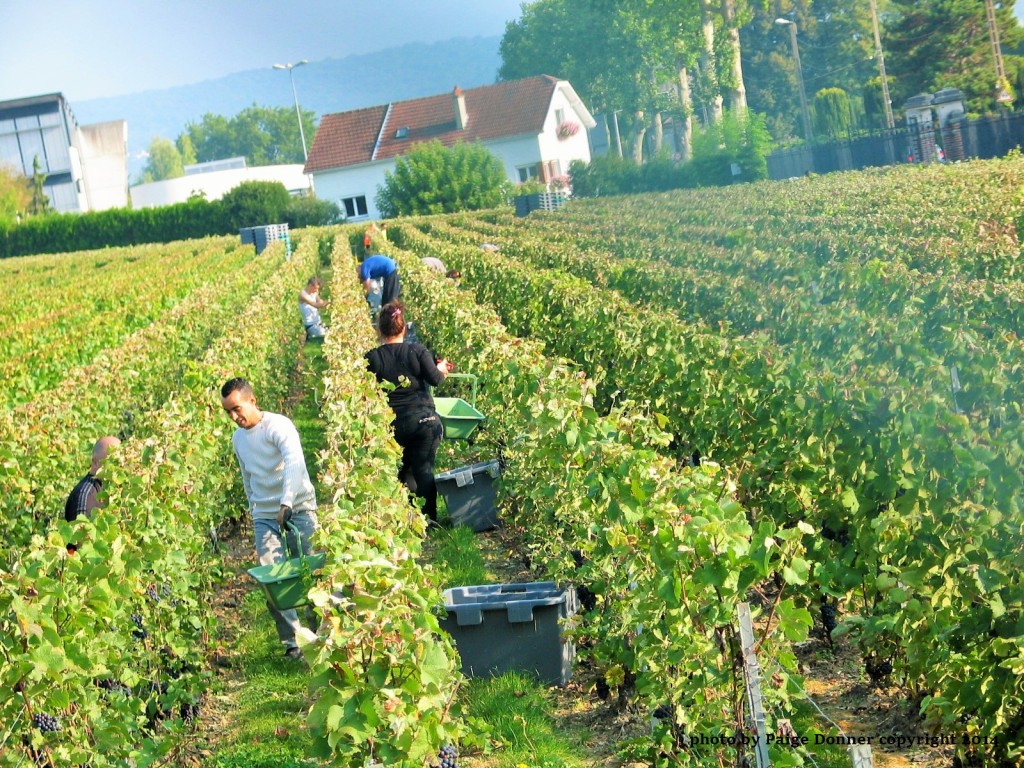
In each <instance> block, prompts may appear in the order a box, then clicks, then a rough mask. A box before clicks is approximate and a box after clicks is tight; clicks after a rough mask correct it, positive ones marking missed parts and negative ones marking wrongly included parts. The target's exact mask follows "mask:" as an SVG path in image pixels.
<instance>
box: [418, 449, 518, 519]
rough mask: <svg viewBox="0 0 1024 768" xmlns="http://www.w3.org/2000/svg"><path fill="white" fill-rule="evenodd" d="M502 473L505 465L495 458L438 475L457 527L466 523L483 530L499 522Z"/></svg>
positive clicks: (439, 486)
mask: <svg viewBox="0 0 1024 768" xmlns="http://www.w3.org/2000/svg"><path fill="white" fill-rule="evenodd" d="M500 474H501V465H500V464H499V463H498V461H497V459H495V460H493V461H482V462H480V463H478V464H470V465H469V466H466V467H459V468H458V469H452V470H449V471H448V472H442V473H441V474H439V475H434V483H435V484H436V485H437V490H438V492H439V493H440V494H441V495H442V496H444V503H445V505H446V506H447V507H448V517H450V518H451V521H452V525H453V526H456V525H465V526H468V527H470V528H472V529H473V530H474V531H477V532H479V531H489V530H491V529H492V528H494V527H495V526H497V525H498V509H497V507H496V506H495V488H494V481H495V480H496V479H497V477H498V475H500Z"/></svg>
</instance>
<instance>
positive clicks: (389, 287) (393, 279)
mask: <svg viewBox="0 0 1024 768" xmlns="http://www.w3.org/2000/svg"><path fill="white" fill-rule="evenodd" d="M401 293H402V284H401V283H400V282H399V281H398V270H397V269H396V270H395V271H394V272H392V273H391V274H390V275H385V276H384V282H383V284H382V285H381V287H380V305H381V306H382V307H383V306H384V305H385V304H387V303H388V302H389V301H394V300H395V299H397V298H398V297H399V296H400V295H401Z"/></svg>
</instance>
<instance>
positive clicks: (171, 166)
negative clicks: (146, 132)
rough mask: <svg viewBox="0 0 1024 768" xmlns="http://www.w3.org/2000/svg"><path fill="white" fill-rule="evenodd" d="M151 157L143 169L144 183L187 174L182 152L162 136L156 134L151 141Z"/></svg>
mask: <svg viewBox="0 0 1024 768" xmlns="http://www.w3.org/2000/svg"><path fill="white" fill-rule="evenodd" d="M148 154H149V157H148V158H147V159H146V166H145V168H144V169H143V171H142V181H143V183H147V184H148V183H150V182H153V181H163V180H164V179H176V178H178V177H180V176H184V175H185V166H184V164H183V163H182V159H181V153H180V152H179V151H178V148H177V147H176V146H175V145H174V143H173V142H171V141H169V140H168V139H165V138H163V137H161V136H156V137H155V138H154V139H153V140H152V141H151V142H149V153H148Z"/></svg>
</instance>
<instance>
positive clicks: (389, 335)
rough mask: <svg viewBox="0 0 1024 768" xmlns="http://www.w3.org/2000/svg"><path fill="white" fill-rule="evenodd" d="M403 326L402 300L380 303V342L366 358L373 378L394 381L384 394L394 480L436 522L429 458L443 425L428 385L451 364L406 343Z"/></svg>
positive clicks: (431, 459) (434, 452) (439, 379)
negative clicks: (396, 458)
mask: <svg viewBox="0 0 1024 768" xmlns="http://www.w3.org/2000/svg"><path fill="white" fill-rule="evenodd" d="M407 327H408V325H407V323H406V320H405V307H404V306H403V305H402V302H400V301H398V300H395V301H392V302H390V303H389V304H385V305H384V306H383V307H381V309H380V315H379V316H378V319H377V330H378V331H379V333H380V337H381V340H382V341H383V344H381V345H380V346H379V347H377V348H376V349H371V350H370V351H369V352H367V353H366V360H367V363H368V366H369V369H370V371H371V372H372V373H373V374H374V375H375V376H376V377H377V381H389V382H391V383H392V384H394V385H395V387H394V389H392V390H390V391H389V392H388V404H389V405H390V406H391V409H392V410H393V411H394V412H395V420H394V422H392V426H393V428H394V430H395V440H396V441H397V442H398V444H399V445H400V446H402V468H401V470H400V472H399V478H400V479H401V480H402V482H403V483H405V485H406V486H407V487H408V488H409V490H410V491H412V492H413V493H415V494H416V495H417V496H419V497H421V498H422V499H423V512H424V514H426V516H427V517H428V518H429V519H430V520H432V521H434V522H436V521H437V486H436V485H435V484H434V458H435V457H436V456H437V447H438V445H440V443H441V438H442V437H443V436H444V428H443V427H442V426H441V418H440V417H439V416H438V415H437V411H435V410H434V398H433V397H431V396H430V387H436V386H437V385H438V384H440V383H441V382H442V381H443V380H444V378H445V376H447V375H448V374H449V373H450V372H451V365H450V364H449V363H448V361H447V360H437V361H435V359H434V355H433V353H431V351H430V350H429V349H427V348H426V347H424V346H423V345H422V344H417V343H412V344H406V343H405V333H406V329H407Z"/></svg>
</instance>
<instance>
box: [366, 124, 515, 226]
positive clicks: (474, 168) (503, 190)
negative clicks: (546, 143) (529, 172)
mask: <svg viewBox="0 0 1024 768" xmlns="http://www.w3.org/2000/svg"><path fill="white" fill-rule="evenodd" d="M511 192H512V182H510V181H509V180H508V177H507V176H506V175H505V167H504V165H503V164H502V162H501V160H499V159H498V158H497V157H495V156H494V155H492V154H491V153H490V152H488V151H487V150H486V149H485V148H484V147H483V146H482V145H480V144H462V143H459V144H456V145H455V146H454V147H450V148H449V147H445V146H444V145H443V144H441V142H440V141H436V140H435V141H429V142H424V143H422V144H417V145H416V146H415V147H413V148H412V150H410V152H409V154H408V155H406V156H405V157H399V158H398V160H397V162H396V164H395V170H394V173H387V174H385V179H384V186H383V187H378V188H377V198H376V202H377V208H378V210H380V212H381V215H382V216H383V217H384V218H391V217H394V216H404V215H417V214H431V213H454V212H455V211H473V210H479V209H481V208H495V207H497V206H499V205H504V204H507V203H508V201H509V197H510V195H511Z"/></svg>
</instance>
